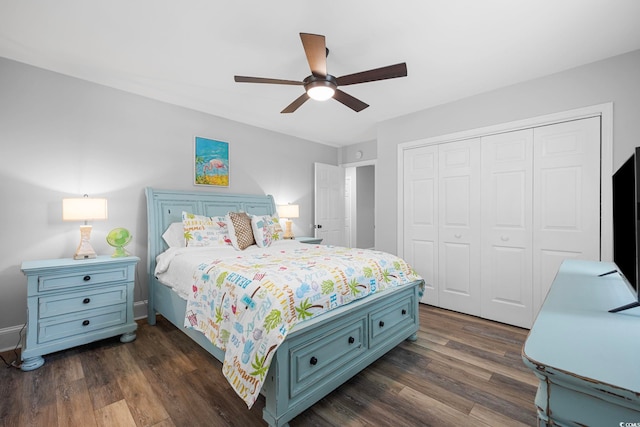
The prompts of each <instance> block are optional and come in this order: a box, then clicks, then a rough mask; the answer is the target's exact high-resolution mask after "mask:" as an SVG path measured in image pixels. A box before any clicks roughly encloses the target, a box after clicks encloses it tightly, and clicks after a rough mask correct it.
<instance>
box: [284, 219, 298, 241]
mask: <svg viewBox="0 0 640 427" xmlns="http://www.w3.org/2000/svg"><path fill="white" fill-rule="evenodd" d="M285 226H286V227H285V230H284V235H283V236H282V238H283V239H287V240H293V239H295V236H294V235H293V231H291V221H287V222H285Z"/></svg>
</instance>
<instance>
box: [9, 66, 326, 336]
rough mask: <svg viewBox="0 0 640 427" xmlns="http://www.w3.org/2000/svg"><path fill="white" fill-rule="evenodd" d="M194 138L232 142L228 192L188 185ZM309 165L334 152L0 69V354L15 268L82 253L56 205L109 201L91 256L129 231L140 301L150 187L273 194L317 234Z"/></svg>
mask: <svg viewBox="0 0 640 427" xmlns="http://www.w3.org/2000/svg"><path fill="white" fill-rule="evenodd" d="M196 135H197V136H203V137H207V138H213V139H219V140H222V141H227V142H229V144H230V150H229V151H230V187H229V188H220V187H201V186H198V187H196V186H193V185H192V182H193V178H192V174H193V166H192V164H193V163H192V162H193V160H192V159H193V138H194V136H196ZM282 153H287V159H286V162H283V156H282ZM313 162H322V163H328V164H334V165H335V164H337V163H338V149H337V148H334V147H329V146H325V145H321V144H317V143H313V142H310V141H306V140H301V139H298V138H293V137H290V136H286V135H282V134H278V133H274V132H270V131H266V130H263V129H259V128H255V127H251V126H247V125H244V124H241V123H238V122H233V121H229V120H225V119H222V118H219V117H214V116H210V115H207V114H203V113H199V112H196V111H193V110H189V109H185V108H181V107H176V106H172V105H169V104H165V103H161V102H157V101H153V100H150V99H147V98H143V97H140V96H137V95H132V94H128V93H125V92H122V91H118V90H115V89H111V88H107V87H104V86H100V85H97V84H93V83H89V82H86V81H82V80H78V79H75V78H71V77H66V76H63V75H60V74H56V73H53V72H49V71H45V70H42V69H38V68H35V67H31V66H27V65H24V64H20V63H18V62H14V61H11V60H7V59H4V58H0V200H1V203H2V209H0V224H1V225H0V227H1V230H2V233H1V236H2V245H0V349H3V348H6V347H7V346H8V345H7V344H6V342H4V341H2V336H3V333H4V335H8V333H9V332H11V333H13V331H17V329H16V328H19V326H21V325H22V324H23V323H24V322H25V320H26V313H25V312H26V280H25V278H24V276H23V275H22V273H21V272H20V265H21V263H22V261H23V260H29V259H45V258H59V257H69V256H72V255H73V253H74V251H75V249H76V247H77V245H78V242H79V229H78V226H79V225H80V224H76V223H67V222H62V219H61V218H62V216H61V215H62V214H61V209H62V207H61V201H62V198H63V197H69V196H81V195H82V194H84V193H87V194H89V195H91V196H100V197H106V198H107V199H108V204H109V219H108V220H107V221H104V222H95V223H93V224H92V225H93V234H92V239H91V241H92V244H93V247H94V248H95V250H96V252H98V254H108V253H111V250H112V249H111V248H110V247H109V246H108V245H107V244H106V242H105V236H106V233H107V232H108V231H109V230H111V229H113V228H115V227H126V228H128V229H129V230H131V231H132V233H133V235H134V241H133V243H132V244H130V245H129V246H128V247H127V249H128V250H129V251H130V252H131V253H133V254H135V255H137V256H139V257H140V258H141V262H140V264H139V265H138V269H137V280H136V291H135V299H136V301H138V302H140V301H144V300H145V299H146V294H147V278H146V274H147V273H146V238H147V232H146V227H147V221H146V205H145V203H146V201H145V196H144V188H145V187H146V186H153V187H157V188H164V189H188V190H201V191H211V192H233V193H248V194H265V193H267V194H273V196H274V197H275V200H276V203H289V202H291V203H297V204H299V205H300V218H299V219H297V220H296V221H294V229H293V231H294V234H296V235H301V236H302V235H313V229H311V228H310V227H309V224H313ZM283 164H284V165H285V167H283ZM17 337H18V335H17V333H15V334H13V337H11V338H10V340H11V344H9V345H10V346H13V345H15V343H14V341H17ZM3 344H4V345H3Z"/></svg>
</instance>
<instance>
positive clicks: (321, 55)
mask: <svg viewBox="0 0 640 427" xmlns="http://www.w3.org/2000/svg"><path fill="white" fill-rule="evenodd" d="M300 39H301V40H302V46H303V47H304V52H305V53H306V55H307V62H309V67H310V68H311V75H310V76H308V77H306V78H305V79H304V80H302V81H296V80H281V79H269V78H264V77H246V76H234V80H235V81H236V82H239V83H268V84H279V85H298V86H304V90H305V92H304V93H303V94H302V95H300V96H299V97H298V98H297V99H296V100H295V101H293V102H292V103H291V104H289V105H288V106H287V107H286V108H285V109H284V110H282V111H281V113H293V112H294V111H296V110H297V109H298V108H299V107H300V106H301V105H302V104H304V103H305V102H306V101H307V100H308V99H309V98H311V99H315V100H317V101H325V100H327V99H329V98H333V99H335V100H336V101H339V102H341V103H342V104H344V105H346V106H347V107H349V108H351V109H352V110H354V111H356V112H360V111H362V110H364V109H365V108H367V107H368V106H369V105H368V104H366V103H364V102H362V101H360V100H359V99H357V98H354V97H353V96H351V95H349V94H347V93H345V92H343V91H341V90H340V89H338V86H347V85H353V84H358V83H366V82H374V81H377V80H386V79H394V78H396V77H406V76H407V64H406V63H405V62H402V63H400V64H395V65H389V66H387V67H381V68H375V69H373V70H368V71H362V72H360V73H354V74H348V75H346V76H342V77H334V76H332V75H331V74H328V73H327V56H328V55H329V49H327V47H326V44H325V39H324V36H321V35H318V34H307V33H300Z"/></svg>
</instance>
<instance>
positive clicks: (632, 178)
mask: <svg viewBox="0 0 640 427" xmlns="http://www.w3.org/2000/svg"><path fill="white" fill-rule="evenodd" d="M638 203H640V147H636V149H635V152H634V154H633V155H632V156H631V157H629V159H628V160H627V161H626V162H624V164H623V165H622V166H621V167H620V169H618V170H617V171H616V172H615V173H614V174H613V261H614V262H615V263H616V265H617V266H618V268H619V273H620V274H621V275H622V276H623V278H624V279H626V282H627V284H628V285H629V287H630V288H631V291H632V292H633V294H634V295H635V297H636V300H635V301H633V302H631V303H629V304H625V305H623V306H621V307H616V308H613V309H611V310H609V312H611V313H617V312H619V311H623V310H627V309H630V308H633V307H640V289H639V287H640V286H639V284H638V282H639V281H640V262H639V261H638V254H640V206H639V205H638Z"/></svg>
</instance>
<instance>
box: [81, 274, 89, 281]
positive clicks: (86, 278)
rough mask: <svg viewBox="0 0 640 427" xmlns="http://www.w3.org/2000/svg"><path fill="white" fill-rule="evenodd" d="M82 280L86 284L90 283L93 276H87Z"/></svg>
mask: <svg viewBox="0 0 640 427" xmlns="http://www.w3.org/2000/svg"><path fill="white" fill-rule="evenodd" d="M82 280H84V281H85V282H88V281H89V280H91V276H89V275H86V276H84V277H83V278H82Z"/></svg>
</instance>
